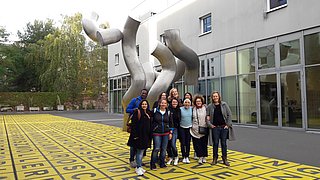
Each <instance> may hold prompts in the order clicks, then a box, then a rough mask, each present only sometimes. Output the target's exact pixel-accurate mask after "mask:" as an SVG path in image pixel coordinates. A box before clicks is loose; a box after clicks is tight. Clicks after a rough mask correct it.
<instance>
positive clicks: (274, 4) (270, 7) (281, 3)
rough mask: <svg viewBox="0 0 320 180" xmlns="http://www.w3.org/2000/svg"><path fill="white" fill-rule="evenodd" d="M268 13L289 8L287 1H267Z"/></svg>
mask: <svg viewBox="0 0 320 180" xmlns="http://www.w3.org/2000/svg"><path fill="white" fill-rule="evenodd" d="M267 5H268V11H273V10H276V9H279V8H282V7H286V6H287V0H267Z"/></svg>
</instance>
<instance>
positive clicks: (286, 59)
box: [280, 39, 300, 66]
mask: <svg viewBox="0 0 320 180" xmlns="http://www.w3.org/2000/svg"><path fill="white" fill-rule="evenodd" d="M294 64H300V43H299V39H297V40H294V41H288V42H283V43H280V66H288V65H294Z"/></svg>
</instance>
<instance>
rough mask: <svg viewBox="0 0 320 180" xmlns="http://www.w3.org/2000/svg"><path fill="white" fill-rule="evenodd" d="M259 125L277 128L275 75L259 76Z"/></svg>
mask: <svg viewBox="0 0 320 180" xmlns="http://www.w3.org/2000/svg"><path fill="white" fill-rule="evenodd" d="M259 89H260V93H259V99H260V123H261V125H271V126H278V119H279V118H278V93H277V89H278V88H277V75H276V74H265V75H259Z"/></svg>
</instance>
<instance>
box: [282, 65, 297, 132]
mask: <svg viewBox="0 0 320 180" xmlns="http://www.w3.org/2000/svg"><path fill="white" fill-rule="evenodd" d="M280 84H281V117H282V124H281V126H282V127H297V128H302V101H301V76H300V71H295V72H284V73H280Z"/></svg>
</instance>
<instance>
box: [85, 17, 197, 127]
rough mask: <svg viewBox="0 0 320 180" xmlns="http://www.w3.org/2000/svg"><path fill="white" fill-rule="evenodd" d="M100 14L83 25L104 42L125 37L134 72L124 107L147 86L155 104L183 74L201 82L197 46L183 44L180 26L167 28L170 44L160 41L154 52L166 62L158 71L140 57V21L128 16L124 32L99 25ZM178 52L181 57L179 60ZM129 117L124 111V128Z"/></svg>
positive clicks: (128, 60) (192, 82) (124, 45)
mask: <svg viewBox="0 0 320 180" xmlns="http://www.w3.org/2000/svg"><path fill="white" fill-rule="evenodd" d="M98 17H99V16H98V15H97V14H93V16H92V18H91V19H83V20H82V26H83V29H84V31H85V33H86V34H87V35H88V36H89V37H90V39H92V40H93V41H95V42H99V43H100V44H101V45H102V46H106V45H109V44H112V43H116V42H118V41H120V40H122V53H123V57H124V61H125V64H126V66H127V68H128V70H129V73H130V75H131V86H130V87H129V89H128V91H127V92H126V93H125V95H124V96H123V97H122V106H123V109H124V110H125V109H126V108H127V106H128V103H129V102H130V100H131V99H132V98H135V97H137V96H139V95H140V92H141V90H142V89H143V88H146V89H148V90H149V95H148V101H149V103H150V104H153V103H154V101H156V100H157V98H158V96H159V94H160V93H161V92H163V91H166V90H167V89H168V87H169V86H170V84H171V83H173V82H175V81H177V80H179V79H180V78H181V77H182V76H183V75H184V76H185V84H186V85H197V83H198V71H199V59H198V56H197V54H196V53H195V52H194V51H193V50H191V49H190V48H188V47H187V46H186V45H184V44H183V42H182V41H181V39H180V35H179V30H177V29H171V30H166V31H165V33H164V37H165V42H166V44H167V46H168V47H167V46H165V45H163V44H162V43H160V42H158V44H157V46H156V48H155V49H154V51H153V52H152V55H153V56H155V57H156V58H157V59H158V60H159V62H160V64H161V66H162V72H161V73H159V74H158V73H157V72H155V71H154V70H153V68H152V65H151V64H150V63H145V64H144V65H145V66H143V65H142V64H141V62H140V61H139V59H138V55H137V51H136V35H137V31H138V28H139V26H140V21H138V20H135V19H133V18H132V17H130V16H128V18H127V21H126V23H125V25H124V29H123V32H121V31H120V30H118V29H112V28H109V29H101V28H98V27H97V26H96V25H95V23H94V21H97V20H98ZM174 56H176V57H177V58H178V59H177V60H176V59H175V57H174ZM155 77H156V78H155ZM127 117H128V115H127V113H124V121H123V129H124V130H125V128H126V120H127Z"/></svg>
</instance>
